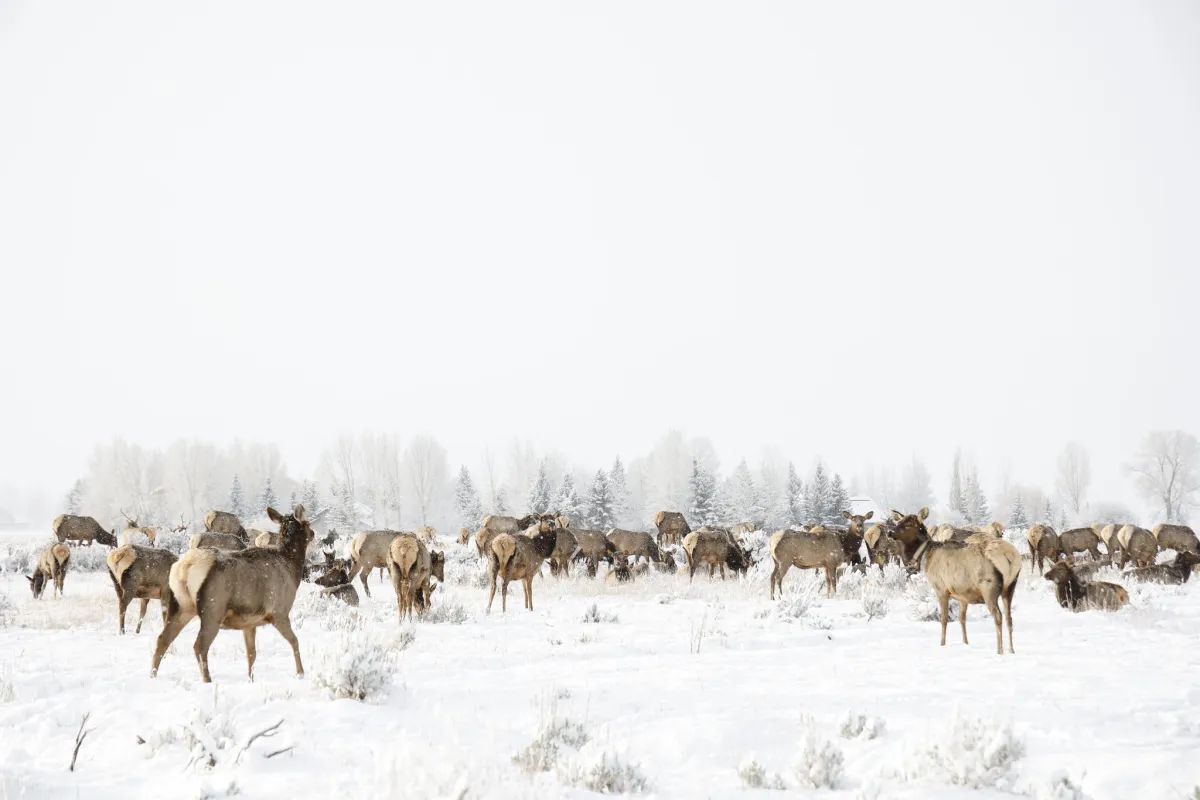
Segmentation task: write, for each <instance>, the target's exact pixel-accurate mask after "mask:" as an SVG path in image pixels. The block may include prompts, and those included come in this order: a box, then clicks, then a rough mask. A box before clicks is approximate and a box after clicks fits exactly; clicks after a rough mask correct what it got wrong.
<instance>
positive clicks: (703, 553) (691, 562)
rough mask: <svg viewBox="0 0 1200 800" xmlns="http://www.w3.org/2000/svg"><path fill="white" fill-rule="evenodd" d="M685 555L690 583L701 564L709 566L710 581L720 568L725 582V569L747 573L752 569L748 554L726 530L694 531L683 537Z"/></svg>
mask: <svg viewBox="0 0 1200 800" xmlns="http://www.w3.org/2000/svg"><path fill="white" fill-rule="evenodd" d="M683 553H684V555H685V556H687V562H688V582H689V583H690V582H691V581H692V580H693V579H694V578H695V577H696V570H697V569H699V568H700V565H701V564H707V565H708V577H709V578H710V579H711V578H713V576H714V575H715V573H716V570H717V568H718V567H719V568H720V570H721V580H725V567H729V568H730V569H731V570H733V571H734V572H745V571H746V570H747V569H749V568H750V560H749V558H748V557H747V555H746V552H745V551H744V550H742V548H741V547H740V546H738V544H737V542H735V541H734V539H733V535H732V534H730V533H729V532H728V531H725V530H721V531H716V530H707V531H692V532H691V533H689V534H688V535H687V536H684V537H683Z"/></svg>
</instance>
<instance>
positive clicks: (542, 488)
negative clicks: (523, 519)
mask: <svg viewBox="0 0 1200 800" xmlns="http://www.w3.org/2000/svg"><path fill="white" fill-rule="evenodd" d="M528 506H529V513H530V514H545V513H546V512H548V511H549V510H550V478H549V477H548V476H547V475H546V459H544V458H543V459H542V464H541V466H540V467H538V475H537V480H535V481H534V482H533V485H532V486H530V487H529V502H528Z"/></svg>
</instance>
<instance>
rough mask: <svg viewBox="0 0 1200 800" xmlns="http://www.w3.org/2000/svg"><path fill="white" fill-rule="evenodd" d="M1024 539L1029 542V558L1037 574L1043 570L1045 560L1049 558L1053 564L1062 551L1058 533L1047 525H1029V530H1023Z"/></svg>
mask: <svg viewBox="0 0 1200 800" xmlns="http://www.w3.org/2000/svg"><path fill="white" fill-rule="evenodd" d="M1025 541H1026V542H1028V543H1029V560H1030V561H1031V562H1033V565H1034V568H1035V569H1037V571H1038V574H1039V575H1040V574H1041V573H1042V572H1044V571H1045V570H1044V569H1043V566H1044V564H1045V560H1046V559H1047V558H1049V559H1050V563H1051V564H1053V563H1054V561H1055V560H1056V559H1057V558H1058V554H1059V553H1060V552H1061V551H1062V548H1061V547H1060V546H1059V543H1058V534H1057V533H1055V532H1054V528H1051V527H1050V526H1049V525H1030V526H1029V530H1027V531H1025Z"/></svg>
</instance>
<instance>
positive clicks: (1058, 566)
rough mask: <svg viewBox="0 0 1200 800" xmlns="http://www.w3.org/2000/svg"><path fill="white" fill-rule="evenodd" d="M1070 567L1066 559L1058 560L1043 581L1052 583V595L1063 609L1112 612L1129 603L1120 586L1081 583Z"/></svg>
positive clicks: (1100, 582)
mask: <svg viewBox="0 0 1200 800" xmlns="http://www.w3.org/2000/svg"><path fill="white" fill-rule="evenodd" d="M1071 564H1072V560H1071V559H1070V557H1069V556H1068V557H1066V558H1062V559H1060V560H1058V561H1056V562H1055V563H1054V566H1052V567H1050V570H1049V571H1048V572H1047V573H1046V580H1048V581H1051V582H1052V583H1053V584H1054V595H1055V597H1056V598H1057V600H1058V604H1059V605H1060V606H1062V607H1063V608H1066V609H1069V610H1071V611H1076V612H1078V611H1087V610H1088V609H1092V608H1098V609H1101V610H1103V611H1116V610H1118V609H1120V608H1121V606H1123V605H1125V604H1126V603H1128V602H1129V592H1127V591H1125V588H1124V587H1122V586H1119V585H1118V584H1115V583H1106V582H1104V581H1087V580H1083V579H1082V578H1080V577H1079V575H1078V574H1076V573H1075V572H1074V570H1072V569H1071Z"/></svg>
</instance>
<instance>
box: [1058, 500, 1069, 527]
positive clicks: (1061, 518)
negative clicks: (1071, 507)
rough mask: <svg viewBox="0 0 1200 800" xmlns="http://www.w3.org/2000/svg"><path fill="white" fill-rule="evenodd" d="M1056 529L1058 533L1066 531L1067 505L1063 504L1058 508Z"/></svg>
mask: <svg viewBox="0 0 1200 800" xmlns="http://www.w3.org/2000/svg"><path fill="white" fill-rule="evenodd" d="M1058 529H1059V531H1065V530H1067V504H1066V503H1063V504H1062V505H1061V506H1059V508H1058Z"/></svg>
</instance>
